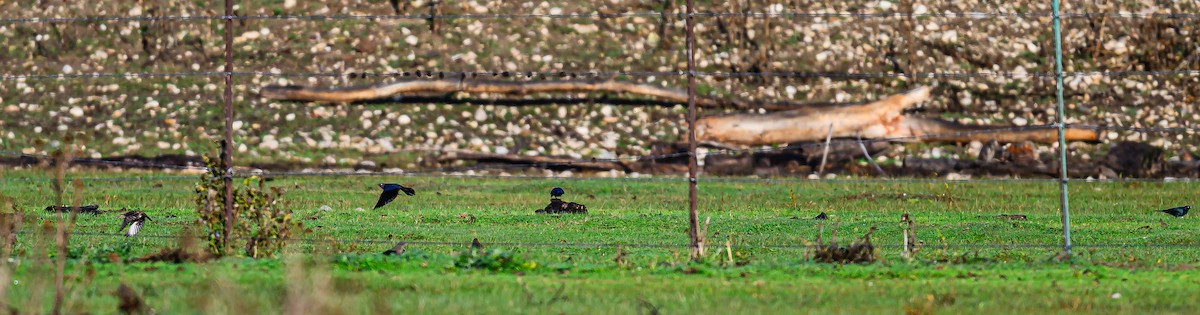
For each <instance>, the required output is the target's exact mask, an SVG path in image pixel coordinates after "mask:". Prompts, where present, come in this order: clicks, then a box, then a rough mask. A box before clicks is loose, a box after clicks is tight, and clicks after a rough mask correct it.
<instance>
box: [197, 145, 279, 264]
mask: <svg viewBox="0 0 1200 315" xmlns="http://www.w3.org/2000/svg"><path fill="white" fill-rule="evenodd" d="M204 164H205V165H207V166H208V171H207V172H205V173H204V174H202V175H200V182H199V183H197V184H196V190H195V192H196V196H195V199H194V201H195V203H196V206H197V208H198V210H199V218H198V219H197V224H199V225H200V226H201V229H202V230H203V231H205V233H204V239H205V240H206V243H207V245H208V250H209V253H211V254H212V255H214V256H218V257H220V256H225V255H226V254H228V253H226V252H225V251H226V248H227V247H228V246H227V245H229V244H226V243H225V238H224V237H222V235H221V233H222V231H224V230H225V211H224V206H225V180H224V178H225V175H226V170H225V169H223V168H221V167H220V166H219V165H217V162H216V161H214V160H213V159H211V158H209V157H208V156H205V157H204ZM254 181H258V187H257V188H255V187H254V186H253V185H251V184H252V183H253V182H254ZM282 197H283V189H280V188H277V187H271V189H270V190H267V189H266V188H265V187H264V184H263V180H262V179H260V178H258V177H249V178H244V179H242V183H241V185H240V186H237V187H234V191H233V209H234V213H235V215H234V217H235V220H234V221H235V224H234V226H233V229H232V232H231V235H230V237H229V240H230V241H236V240H245V241H246V245H245V247H244V248H245V251H244V253H245V255H246V256H249V257H252V258H264V257H270V256H272V255H274V254H275V253H278V252H279V251H281V250H283V248H284V247H285V246H287V240H288V238H291V237H292V236H293V235H294V233H295V231H297V230H299V229H300V228H301V224H300V223H299V222H296V221H294V220H293V217H292V210H291V209H287V208H284V207H282V204H280V203H279V200H280V199H281V198H282Z"/></svg>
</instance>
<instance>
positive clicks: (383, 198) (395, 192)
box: [372, 184, 417, 210]
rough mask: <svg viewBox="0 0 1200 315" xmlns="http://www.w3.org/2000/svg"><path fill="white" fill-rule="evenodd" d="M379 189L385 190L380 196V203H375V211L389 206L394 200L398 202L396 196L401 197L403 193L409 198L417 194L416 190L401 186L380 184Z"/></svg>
mask: <svg viewBox="0 0 1200 315" xmlns="http://www.w3.org/2000/svg"><path fill="white" fill-rule="evenodd" d="M379 188H383V193H382V194H379V201H377V202H375V209H379V207H382V206H384V205H387V204H388V203H389V202H392V200H396V196H399V195H400V192H401V191H403V192H404V194H406V195H409V196H415V195H416V194H417V191H416V190H413V189H412V188H408V187H404V186H401V185H400V184H379ZM372 210H373V209H372Z"/></svg>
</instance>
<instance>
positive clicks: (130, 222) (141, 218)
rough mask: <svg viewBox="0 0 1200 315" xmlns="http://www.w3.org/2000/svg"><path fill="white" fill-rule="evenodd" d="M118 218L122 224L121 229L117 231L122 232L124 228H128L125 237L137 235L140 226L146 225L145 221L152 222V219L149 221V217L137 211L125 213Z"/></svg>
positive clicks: (140, 228)
mask: <svg viewBox="0 0 1200 315" xmlns="http://www.w3.org/2000/svg"><path fill="white" fill-rule="evenodd" d="M118 218H120V219H121V220H122V222H121V228H120V229H118V230H117V231H120V230H124V229H125V227H129V230H128V231H126V232H125V236H126V237H129V236H134V235H137V234H138V232H140V231H141V230H142V225H144V224H145V223H146V220H150V221H154V219H151V218H150V216H148V215H146V213H145V212H141V211H137V210H133V211H129V212H125V214H122V215H121V216H120V217H118Z"/></svg>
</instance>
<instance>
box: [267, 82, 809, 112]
mask: <svg viewBox="0 0 1200 315" xmlns="http://www.w3.org/2000/svg"><path fill="white" fill-rule="evenodd" d="M458 92H462V93H492V94H508V95H528V94H535V93H578V92H609V93H629V94H637V95H645V96H650V97H654V98H659V99H664V100H668V101H673V102H678V103H681V104H686V103H687V101H688V95H687V91H681V90H676V89H668V88H663V87H660V86H654V85H647V84H636V83H628V82H619V81H613V80H607V79H582V80H557V81H533V82H509V81H497V80H468V79H453V80H447V79H439V80H420V79H412V80H403V81H398V82H391V83H384V84H373V85H365V86H354V87H347V88H340V89H321V88H312V87H305V86H297V85H288V86H278V85H276V86H265V87H263V88H262V90H260V91H259V95H260V96H262V97H263V98H267V99H272V100H282V101H306V102H324V103H351V102H361V101H370V100H378V99H384V98H388V97H393V96H395V95H411V94H445V93H458ZM696 104H698V105H700V106H710V107H733V108H741V109H749V108H750V105H749V104H748V103H747V102H745V101H742V100H737V99H718V98H709V97H697V98H696ZM768 105H770V106H773V108H779V107H781V106H791V108H795V107H796V106H797V105H795V104H791V105H789V104H768Z"/></svg>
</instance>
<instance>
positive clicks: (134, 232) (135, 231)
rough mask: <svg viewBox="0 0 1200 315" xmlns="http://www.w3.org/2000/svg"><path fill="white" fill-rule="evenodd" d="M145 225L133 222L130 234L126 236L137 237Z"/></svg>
mask: <svg viewBox="0 0 1200 315" xmlns="http://www.w3.org/2000/svg"><path fill="white" fill-rule="evenodd" d="M143 224H145V223H143V222H142V221H137V222H133V224H130V225H129V232H128V233H125V235H126V236H134V235H137V234H138V231H141V230H142V225H143Z"/></svg>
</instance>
